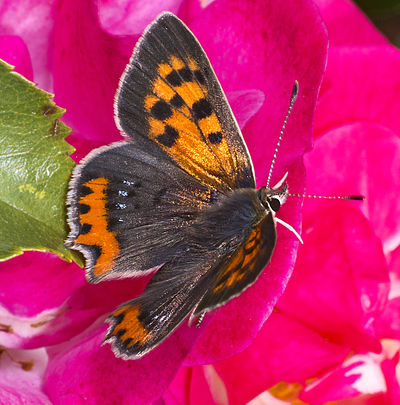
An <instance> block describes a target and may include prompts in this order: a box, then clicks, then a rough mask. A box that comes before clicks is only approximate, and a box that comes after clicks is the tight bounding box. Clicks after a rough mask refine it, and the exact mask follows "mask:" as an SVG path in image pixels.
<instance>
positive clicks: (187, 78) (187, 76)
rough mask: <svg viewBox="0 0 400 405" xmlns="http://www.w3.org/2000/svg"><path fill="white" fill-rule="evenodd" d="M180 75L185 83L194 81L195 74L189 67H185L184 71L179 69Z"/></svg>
mask: <svg viewBox="0 0 400 405" xmlns="http://www.w3.org/2000/svg"><path fill="white" fill-rule="evenodd" d="M178 73H179V75H180V77H181V78H182V79H183V80H184V81H185V82H191V81H192V79H193V73H192V71H191V70H190V69H189V68H188V67H183V68H182V69H179V70H178Z"/></svg>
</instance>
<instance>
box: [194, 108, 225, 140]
mask: <svg viewBox="0 0 400 405" xmlns="http://www.w3.org/2000/svg"><path fill="white" fill-rule="evenodd" d="M199 127H200V129H201V131H202V132H203V134H204V135H208V134H211V133H212V132H222V130H221V125H220V124H219V121H218V118H217V116H216V115H215V113H214V112H213V113H212V114H211V115H210V116H209V117H206V118H203V119H201V120H199Z"/></svg>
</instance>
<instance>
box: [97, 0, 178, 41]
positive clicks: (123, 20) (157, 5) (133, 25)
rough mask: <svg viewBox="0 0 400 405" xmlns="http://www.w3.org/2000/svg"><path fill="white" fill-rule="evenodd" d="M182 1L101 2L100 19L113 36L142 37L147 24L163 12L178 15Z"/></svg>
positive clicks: (109, 0) (119, 0)
mask: <svg viewBox="0 0 400 405" xmlns="http://www.w3.org/2000/svg"><path fill="white" fill-rule="evenodd" d="M181 3H182V0H156V1H151V2H150V1H148V0H136V1H131V0H118V1H114V0H100V1H99V18H100V22H101V25H102V27H103V29H104V30H105V31H107V32H108V33H110V34H113V35H141V34H142V32H143V30H144V29H145V28H146V26H147V24H148V23H149V22H150V21H152V20H154V19H155V18H156V17H157V15H158V14H159V13H161V12H162V11H171V12H172V13H174V14H177V12H178V9H179V7H180V5H181Z"/></svg>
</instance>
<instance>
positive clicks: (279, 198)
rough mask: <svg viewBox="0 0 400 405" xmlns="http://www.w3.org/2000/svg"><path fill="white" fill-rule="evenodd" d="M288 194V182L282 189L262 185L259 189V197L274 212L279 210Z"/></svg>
mask: <svg viewBox="0 0 400 405" xmlns="http://www.w3.org/2000/svg"><path fill="white" fill-rule="evenodd" d="M287 196H288V184H287V183H284V184H283V186H282V187H281V188H280V189H276V188H269V187H261V188H259V189H258V198H259V199H260V201H261V203H262V205H263V206H264V207H265V208H266V209H268V210H271V211H273V212H277V211H278V210H279V208H280V207H281V205H282V204H284V203H285V202H286V199H287Z"/></svg>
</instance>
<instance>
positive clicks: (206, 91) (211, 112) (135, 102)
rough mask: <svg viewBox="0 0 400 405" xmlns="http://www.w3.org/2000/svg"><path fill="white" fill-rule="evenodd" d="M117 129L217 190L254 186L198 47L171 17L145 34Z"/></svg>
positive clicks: (119, 106) (119, 100)
mask: <svg viewBox="0 0 400 405" xmlns="http://www.w3.org/2000/svg"><path fill="white" fill-rule="evenodd" d="M116 115H117V120H118V123H119V125H120V127H121V128H122V129H123V131H124V132H125V133H126V134H128V135H129V136H131V137H138V136H142V137H146V138H150V139H151V140H152V141H154V142H155V143H156V144H157V145H158V146H159V147H160V148H161V149H163V150H164V151H165V152H166V153H167V154H168V155H169V156H170V157H171V158H172V159H173V160H174V161H175V162H176V164H177V165H179V166H180V167H182V168H183V169H184V170H185V171H186V172H187V173H189V174H190V175H192V176H193V177H195V178H196V179H198V180H199V181H201V182H203V183H206V184H208V185H210V186H211V187H213V188H214V189H216V190H222V191H226V190H230V189H236V188H241V187H255V183H254V175H253V168H252V163H251V160H250V157H249V154H248V151H247V148H246V145H245V143H244V141H243V138H242V135H241V133H240V129H239V128H238V126H237V124H236V121H235V119H234V117H233V115H232V112H231V110H230V107H229V105H228V103H227V101H226V98H225V95H224V94H223V91H222V89H221V86H220V84H219V82H218V80H217V78H216V76H215V73H214V71H213V69H212V67H211V65H210V63H209V61H208V58H207V56H206V55H205V53H204V51H203V50H202V48H201V46H200V44H199V43H198V41H197V40H196V38H195V37H194V36H193V34H192V33H191V32H190V31H189V30H188V29H187V27H186V26H185V25H184V24H183V23H182V22H181V21H180V20H179V19H177V18H176V17H175V16H174V15H172V14H170V13H164V14H162V15H161V16H160V17H159V18H158V19H157V20H156V21H155V22H154V23H153V24H152V25H150V26H149V28H148V29H147V30H146V32H145V33H144V35H143V37H142V38H141V39H140V41H139V43H138V45H137V46H136V48H135V50H134V53H133V56H132V59H131V61H130V64H129V65H128V66H127V69H126V71H125V74H124V76H123V77H122V79H121V82H120V89H119V92H118V94H117V97H116Z"/></svg>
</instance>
